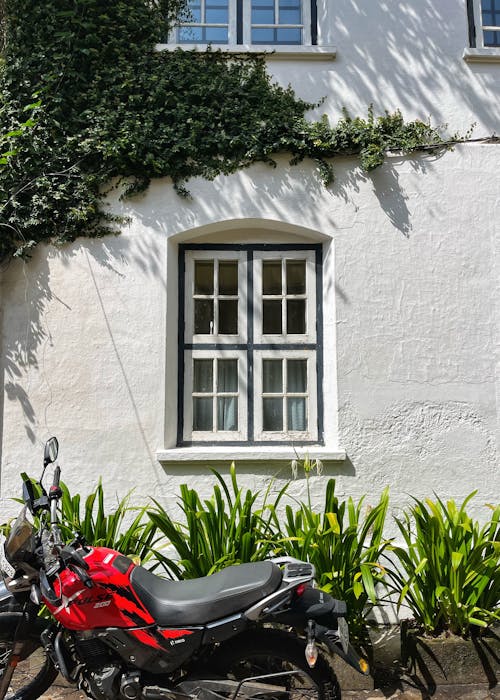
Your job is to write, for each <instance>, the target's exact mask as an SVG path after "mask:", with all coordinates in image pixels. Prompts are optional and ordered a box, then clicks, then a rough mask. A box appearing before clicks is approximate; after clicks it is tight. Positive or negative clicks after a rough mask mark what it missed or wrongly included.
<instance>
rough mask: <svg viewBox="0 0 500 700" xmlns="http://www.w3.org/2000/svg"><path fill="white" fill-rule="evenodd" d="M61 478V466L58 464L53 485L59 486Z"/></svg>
mask: <svg viewBox="0 0 500 700" xmlns="http://www.w3.org/2000/svg"><path fill="white" fill-rule="evenodd" d="M60 478H61V467H59V466H57V467H56V468H55V469H54V480H53V482H52V486H53V487H55V488H58V486H59V479H60Z"/></svg>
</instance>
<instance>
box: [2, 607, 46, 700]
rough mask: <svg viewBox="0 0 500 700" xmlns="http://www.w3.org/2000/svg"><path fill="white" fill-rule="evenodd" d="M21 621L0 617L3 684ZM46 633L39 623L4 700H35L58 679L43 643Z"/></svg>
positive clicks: (5, 615) (12, 615)
mask: <svg viewBox="0 0 500 700" xmlns="http://www.w3.org/2000/svg"><path fill="white" fill-rule="evenodd" d="M19 618H20V614H16V613H0V680H1V678H2V677H3V673H4V670H5V664H6V662H7V659H8V657H9V653H10V651H11V649H12V646H13V643H14V642H13V639H14V633H15V631H16V627H17V623H18V621H19ZM43 629H44V623H43V621H41V620H37V621H36V622H35V624H34V625H33V626H32V628H31V629H30V632H29V637H28V639H26V642H25V645H24V649H23V654H22V659H21V661H20V662H19V663H18V664H17V666H16V668H15V671H14V675H13V676H12V679H11V683H10V686H9V689H8V691H7V695H6V696H5V700H36V698H38V697H40V695H42V694H43V693H45V691H46V690H47V689H48V688H50V686H51V685H52V683H53V682H54V680H55V679H56V677H57V671H56V669H55V668H54V665H53V664H52V661H51V660H50V659H49V657H48V656H47V655H46V653H45V650H44V649H43V647H42V644H41V641H40V634H41V632H42V631H43Z"/></svg>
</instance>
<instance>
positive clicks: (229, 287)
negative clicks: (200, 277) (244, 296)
mask: <svg viewBox="0 0 500 700" xmlns="http://www.w3.org/2000/svg"><path fill="white" fill-rule="evenodd" d="M219 294H238V263H237V261H236V260H234V261H233V260H230V261H224V262H220V263H219Z"/></svg>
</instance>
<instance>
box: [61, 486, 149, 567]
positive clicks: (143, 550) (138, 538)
mask: <svg viewBox="0 0 500 700" xmlns="http://www.w3.org/2000/svg"><path fill="white" fill-rule="evenodd" d="M61 489H62V492H63V495H62V499H61V516H62V522H61V530H62V534H63V539H65V540H69V539H71V537H72V534H73V532H75V531H76V532H78V533H81V534H82V535H83V537H84V538H85V540H86V542H88V544H90V545H94V546H96V547H109V548H110V549H116V550H118V551H119V552H120V553H121V554H124V555H126V556H129V557H135V558H138V559H140V561H141V564H142V565H143V566H148V564H149V567H148V568H151V569H154V568H156V566H157V565H158V562H157V560H156V559H155V550H154V546H155V544H156V542H157V541H158V538H157V533H156V527H155V525H154V524H153V523H152V522H151V520H149V518H147V516H146V508H145V507H143V508H135V507H133V506H130V494H128V495H127V496H125V498H122V499H120V500H119V501H118V502H117V504H116V506H115V507H114V510H113V511H112V512H110V514H109V515H106V510H105V507H104V489H103V486H102V483H101V481H99V483H98V484H97V486H96V488H95V489H94V492H93V493H91V494H90V495H89V496H87V498H86V499H85V501H84V502H83V501H82V499H81V496H80V494H75V495H74V496H72V495H71V494H70V492H69V490H68V487H67V486H66V485H65V484H64V483H61ZM134 513H135V516H134Z"/></svg>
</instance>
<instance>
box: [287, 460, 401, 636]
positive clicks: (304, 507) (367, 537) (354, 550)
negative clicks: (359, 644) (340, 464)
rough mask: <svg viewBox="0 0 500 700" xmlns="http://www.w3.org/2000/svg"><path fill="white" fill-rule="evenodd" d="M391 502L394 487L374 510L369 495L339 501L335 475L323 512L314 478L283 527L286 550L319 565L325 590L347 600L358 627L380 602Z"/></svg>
mask: <svg viewBox="0 0 500 700" xmlns="http://www.w3.org/2000/svg"><path fill="white" fill-rule="evenodd" d="M306 474H307V472H306ZM388 504H389V491H388V489H385V490H384V491H383V492H382V495H381V496H380V500H379V503H378V504H377V505H376V506H375V507H373V508H366V509H365V508H364V498H361V499H360V500H359V501H358V503H355V502H354V501H353V499H352V498H349V499H348V500H347V501H339V499H338V498H337V497H336V495H335V479H329V480H328V483H327V485H326V493H325V501H324V505H323V508H322V510H321V512H317V511H316V510H315V509H314V508H313V507H312V506H311V499H310V494H309V482H308V502H307V503H302V502H301V503H298V505H297V507H296V508H293V507H292V506H291V505H289V504H288V505H287V506H286V510H285V516H286V517H285V520H284V523H283V525H281V539H280V541H281V545H282V547H283V549H284V550H285V551H286V553H287V554H288V555H290V556H293V557H296V558H297V559H302V560H306V561H310V562H311V563H312V564H314V566H315V569H316V579H317V581H318V584H319V586H320V588H322V589H323V590H325V591H326V592H327V593H330V594H331V595H333V597H334V598H339V599H341V600H344V601H345V602H346V603H347V608H348V613H349V617H350V620H351V623H352V624H353V625H354V626H355V627H356V628H357V629H359V627H360V626H362V625H363V620H364V614H365V612H366V607H367V606H368V605H375V604H376V603H377V599H378V598H377V593H376V590H375V586H376V584H377V583H381V582H383V580H384V575H385V570H384V567H383V566H382V565H381V563H380V559H381V556H382V553H383V551H384V550H385V548H386V547H387V546H388V545H389V541H388V540H385V539H384V537H383V529H384V523H385V518H386V514H387V507H388Z"/></svg>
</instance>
